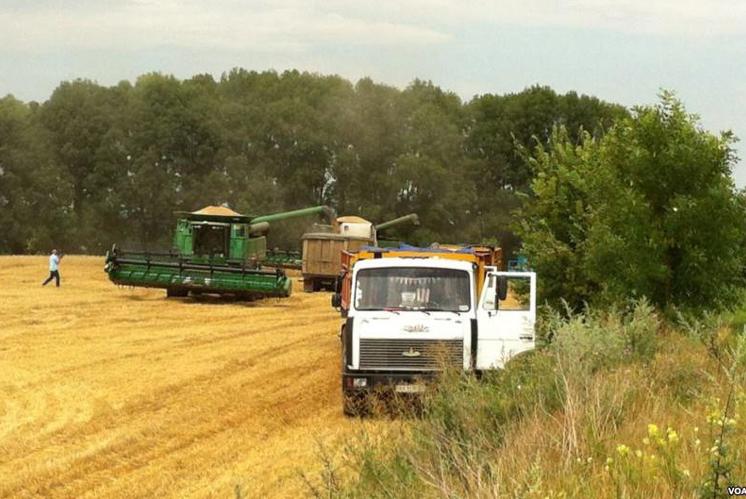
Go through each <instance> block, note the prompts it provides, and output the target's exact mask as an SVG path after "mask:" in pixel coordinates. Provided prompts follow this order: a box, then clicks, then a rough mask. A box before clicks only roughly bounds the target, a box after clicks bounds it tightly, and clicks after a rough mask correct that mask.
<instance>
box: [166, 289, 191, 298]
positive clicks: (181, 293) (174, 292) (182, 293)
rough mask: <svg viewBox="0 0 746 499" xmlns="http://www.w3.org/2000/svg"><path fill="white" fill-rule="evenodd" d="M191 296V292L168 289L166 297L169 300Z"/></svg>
mask: <svg viewBox="0 0 746 499" xmlns="http://www.w3.org/2000/svg"><path fill="white" fill-rule="evenodd" d="M187 295H189V291H187V290H186V289H178V288H167V289H166V296H167V297H168V298H176V297H184V296H187Z"/></svg>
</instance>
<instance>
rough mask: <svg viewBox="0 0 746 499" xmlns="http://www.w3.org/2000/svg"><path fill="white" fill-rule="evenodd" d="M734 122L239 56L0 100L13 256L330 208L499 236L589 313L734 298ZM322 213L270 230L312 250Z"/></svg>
mask: <svg viewBox="0 0 746 499" xmlns="http://www.w3.org/2000/svg"><path fill="white" fill-rule="evenodd" d="M735 140H736V139H735V137H734V136H733V135H732V134H731V133H729V132H726V133H722V134H720V135H714V134H712V133H710V132H708V131H706V130H704V129H703V128H702V127H701V125H700V124H699V121H698V117H696V116H693V115H691V114H688V113H687V112H686V110H685V108H684V106H683V104H682V103H681V102H679V101H678V100H677V99H676V98H675V96H673V95H672V94H670V93H665V92H664V93H663V94H662V95H661V100H660V102H659V103H658V104H656V105H652V106H642V107H635V108H632V109H627V108H625V107H623V106H620V105H617V104H613V103H608V102H604V101H601V100H599V99H597V98H595V97H590V96H585V95H578V94H577V93H575V92H568V93H566V94H558V93H557V92H555V91H553V90H552V89H551V88H548V87H542V86H533V87H530V88H526V89H525V90H523V91H521V92H518V93H511V94H505V95H495V94H484V95H478V96H475V97H474V98H472V99H471V100H469V101H463V100H462V99H460V98H459V97H458V96H457V95H456V94H454V93H453V92H449V91H446V90H443V89H441V88H439V87H438V86H436V85H433V84H432V83H430V82H425V81H420V80H415V81H413V82H412V83H411V84H410V85H409V86H407V87H406V88H404V89H398V88H395V87H391V86H387V85H382V84H379V83H375V82H373V81H372V80H370V79H368V78H364V79H361V80H359V81H358V82H356V83H352V82H350V81H348V80H345V79H344V78H341V77H339V76H324V75H318V74H310V73H302V72H298V71H286V72H283V73H276V72H273V71H265V72H255V71H247V70H244V69H234V70H232V71H230V72H227V73H225V74H223V75H222V76H221V77H220V78H219V79H218V80H216V79H214V78H213V77H212V76H210V75H197V76H194V77H192V78H190V79H186V80H179V79H177V78H175V77H173V76H169V75H163V74H159V73H152V74H146V75H143V76H141V77H139V78H138V79H137V80H136V81H135V82H134V83H130V82H128V81H123V82H121V83H119V84H118V85H114V86H111V87H106V86H102V85H99V84H97V83H95V82H92V81H88V80H75V81H69V82H63V83H61V84H60V85H59V86H58V87H57V88H56V89H55V90H54V92H53V93H52V95H51V97H50V98H49V99H48V100H47V101H45V102H43V103H37V102H29V103H24V102H21V101H19V100H17V99H15V98H14V97H12V96H7V97H5V98H3V99H0V253H40V252H47V251H49V249H51V248H52V247H56V248H60V249H63V250H64V251H67V252H83V253H92V254H100V253H103V252H104V251H105V250H106V249H108V248H109V247H110V245H111V244H112V243H114V242H117V243H119V244H120V245H123V246H126V247H129V248H133V249H149V250H156V249H167V248H168V247H169V246H170V239H171V234H172V230H173V227H174V218H175V217H174V211H192V210H195V209H199V208H201V207H203V206H205V205H208V204H227V205H228V206H230V207H231V208H233V209H235V210H236V211H239V212H241V213H245V214H256V215H259V214H265V213H271V212H277V211H283V210H289V209H296V208H301V207H304V206H310V205H319V204H325V205H330V206H332V207H334V208H335V209H336V210H337V212H338V213H340V214H347V215H351V214H354V215H360V216H363V217H365V218H368V219H369V220H371V221H374V222H381V221H384V220H387V219H390V218H394V217H396V216H400V215H403V214H406V213H410V212H417V213H418V214H419V215H420V219H421V222H422V223H421V225H420V226H419V227H412V226H400V227H397V228H395V229H391V231H390V232H388V233H387V234H386V237H387V238H401V239H402V240H406V241H407V242H410V243H414V244H430V243H432V242H435V241H439V242H472V243H479V242H482V243H493V244H499V245H501V246H502V247H503V249H504V250H505V252H506V254H507V255H508V256H512V255H513V254H515V253H516V252H521V253H523V254H524V255H525V256H527V257H528V260H529V262H530V264H531V266H532V267H533V268H534V269H535V270H536V271H537V272H539V274H540V275H541V279H540V291H541V297H542V300H544V301H546V302H548V303H550V304H554V305H560V304H561V303H562V302H564V303H565V304H567V305H569V306H570V307H571V308H573V309H578V308H582V307H583V306H584V304H586V303H597V302H603V303H606V304H609V303H619V302H620V301H624V300H625V299H629V298H636V297H643V296H644V297H647V298H648V299H649V300H651V301H653V303H654V304H656V305H658V306H667V305H672V304H673V305H684V306H687V307H692V308H706V307H709V306H714V305H727V304H729V303H733V302H734V300H736V299H737V298H738V297H739V296H740V294H741V290H742V288H743V285H744V282H743V270H742V269H743V263H744V258H743V256H742V253H743V248H744V246H745V244H744V243H746V223H745V220H746V216H745V215H746V202H745V200H744V196H743V193H741V192H739V191H737V190H736V188H735V186H734V184H733V180H732V177H731V173H732V168H733V166H734V165H735V162H736V161H737V158H736V156H735V153H734V149H733V144H734V142H735ZM311 222H312V221H310V220H301V221H286V222H279V223H276V224H274V225H273V227H272V229H271V232H270V245H272V246H279V247H283V248H288V249H292V248H296V249H297V248H298V246H299V236H300V235H301V233H302V232H303V230H304V228H307V227H308V225H309V224H310V223H311Z"/></svg>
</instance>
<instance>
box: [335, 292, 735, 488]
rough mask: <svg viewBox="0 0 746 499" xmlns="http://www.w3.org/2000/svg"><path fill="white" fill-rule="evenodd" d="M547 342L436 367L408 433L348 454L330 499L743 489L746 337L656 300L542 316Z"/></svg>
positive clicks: (364, 443)
mask: <svg viewBox="0 0 746 499" xmlns="http://www.w3.org/2000/svg"><path fill="white" fill-rule="evenodd" d="M544 330H545V331H551V332H552V334H551V341H549V342H548V344H547V345H545V346H544V347H543V348H540V349H539V350H537V351H535V352H532V353H531V354H529V355H527V356H524V357H522V358H518V359H515V360H514V361H513V362H511V363H510V364H509V366H508V367H507V368H506V369H505V370H504V371H501V372H495V373H490V374H487V375H485V376H484V377H483V378H482V379H481V380H478V379H476V378H475V377H473V376H470V375H468V374H463V373H459V372H446V373H444V375H443V377H442V379H441V380H440V381H439V383H438V384H437V385H436V386H435V387H434V390H432V392H431V393H430V394H429V395H428V396H427V397H426V398H425V400H424V401H423V405H424V407H423V408H422V411H421V412H422V413H421V414H420V415H419V417H416V418H412V419H411V421H410V424H409V431H405V432H399V433H398V434H394V435H390V438H387V439H385V440H383V441H381V440H379V441H378V442H377V443H375V444H371V442H370V440H369V439H365V438H361V439H359V440H357V441H355V442H354V443H353V445H351V446H350V449H348V456H347V457H348V460H347V462H348V463H349V466H348V468H347V470H346V474H347V479H346V480H345V481H343V482H340V483H338V484H337V485H336V486H335V487H334V488H333V489H329V490H326V491H324V494H323V495H326V496H330V497H334V496H339V497H591V496H592V497H697V496H702V497H720V496H722V495H723V494H724V493H725V487H726V485H727V484H739V483H740V484H746V465H745V464H744V462H743V459H742V458H743V454H744V451H746V432H744V428H745V426H744V418H746V391H745V390H744V389H745V385H744V375H743V372H744V367H745V366H746V339H745V338H744V336H743V335H740V334H737V333H734V332H733V330H732V329H731V328H729V327H728V324H726V323H723V322H718V321H712V320H709V321H708V320H705V321H681V324H680V325H678V326H676V327H672V326H670V325H668V323H666V322H664V321H662V320H661V319H660V318H659V316H658V314H657V313H656V312H655V311H654V310H653V308H652V307H651V306H650V305H648V304H647V303H645V302H638V303H636V304H634V305H632V306H631V307H629V308H628V309H615V310H611V311H605V312H597V311H586V312H585V313H583V314H579V315H572V316H570V317H569V318H562V317H561V316H560V315H559V314H549V315H548V317H547V318H546V319H545V324H544Z"/></svg>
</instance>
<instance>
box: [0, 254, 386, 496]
mask: <svg viewBox="0 0 746 499" xmlns="http://www.w3.org/2000/svg"><path fill="white" fill-rule="evenodd" d="M60 273H61V274H62V287H61V288H60V289H56V288H55V287H54V286H53V284H50V285H48V286H46V287H44V288H42V287H41V281H42V280H43V279H44V278H45V277H46V274H47V271H46V258H45V257H21V256H12V257H0V317H1V319H0V320H1V321H2V322H0V496H2V497H5V496H15V497H25V496H27V497H31V496H39V495H41V496H46V497H50V496H52V497H81V496H90V497H94V496H95V497H99V496H105V497H133V496H158V497H163V496H173V497H185V496H193V497H205V496H215V497H227V496H231V495H234V494H235V491H236V487H237V486H238V487H239V488H240V490H241V494H242V495H243V496H244V497H254V496H276V497H292V496H298V495H305V493H306V492H307V491H308V489H307V488H306V487H305V486H304V484H303V480H302V479H301V476H300V474H301V473H305V474H306V475H308V476H310V477H312V479H313V477H314V476H316V477H318V476H319V473H320V472H321V467H322V463H321V460H320V459H319V448H320V447H322V448H324V447H325V448H330V449H339V448H342V447H343V446H344V443H345V441H346V440H348V439H349V438H352V437H353V436H354V435H355V434H357V433H358V432H359V431H370V432H373V433H376V432H377V431H378V430H380V429H382V425H389V424H390V423H386V422H383V421H381V420H370V421H366V422H363V423H361V422H360V421H358V420H350V419H346V418H344V417H343V416H342V414H341V408H340V407H341V400H340V376H339V367H340V359H339V351H340V348H339V338H338V331H339V325H340V319H339V315H338V313H337V312H335V311H334V310H333V309H332V308H331V307H330V306H329V294H328V293H315V294H306V293H303V292H300V291H298V290H299V289H301V286H300V285H299V284H300V283H298V282H296V283H295V286H294V288H295V289H296V292H295V293H294V294H293V296H292V297H290V298H288V299H284V300H281V299H267V300H262V301H257V302H253V303H246V302H236V301H224V300H215V299H208V298H205V299H200V300H196V299H192V298H185V299H166V297H165V292H164V291H163V290H149V289H142V288H119V287H116V286H114V285H113V284H111V283H110V282H109V281H108V279H107V278H106V275H105V274H104V272H103V258H100V257H99V258H96V257H81V256H68V257H66V258H64V259H63V261H62V264H61V266H60Z"/></svg>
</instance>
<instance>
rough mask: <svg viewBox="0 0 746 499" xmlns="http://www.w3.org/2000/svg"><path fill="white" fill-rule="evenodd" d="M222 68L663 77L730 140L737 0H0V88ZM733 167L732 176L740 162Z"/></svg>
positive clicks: (645, 96) (568, 78)
mask: <svg viewBox="0 0 746 499" xmlns="http://www.w3.org/2000/svg"><path fill="white" fill-rule="evenodd" d="M234 67H243V68H246V69H255V70H265V69H275V70H278V71H281V70H284V69H291V68H295V69H300V70H307V71H312V72H318V73H325V74H329V73H333V74H339V75H341V76H343V77H346V78H349V79H351V80H357V79H359V78H361V77H365V76H369V77H372V78H373V79H374V80H376V81H379V82H382V83H387V84H391V85H396V86H399V87H404V86H406V85H407V84H408V83H409V82H411V81H412V80H413V79H415V78H420V79H424V80H431V81H432V82H433V83H435V84H436V85H439V86H441V87H443V88H444V89H448V90H452V91H454V92H456V93H457V94H459V95H460V96H461V97H462V98H463V99H464V100H468V99H470V98H472V97H473V96H474V95H478V94H484V93H506V92H517V91H520V90H522V89H523V88H525V87H527V86H530V85H534V84H542V85H549V86H551V87H552V88H554V89H555V90H557V91H558V92H566V91H569V90H575V91H577V92H579V93H585V94H590V95H595V96H597V97H599V98H601V99H605V100H608V101H612V102H618V103H621V104H624V105H627V106H632V105H636V104H652V103H655V102H656V100H657V94H658V93H659V91H660V90H661V89H662V88H665V89H669V90H673V91H675V92H676V93H677V94H678V96H679V97H680V98H681V99H682V100H683V101H684V103H685V104H686V106H687V108H688V110H689V111H690V112H693V113H696V114H698V115H699V116H700V117H701V119H702V124H703V126H704V127H705V128H707V129H708V130H710V131H713V132H718V131H720V130H727V129H730V130H733V131H734V132H735V134H736V135H737V136H740V137H743V139H744V140H746V85H745V84H744V82H746V1H744V0H697V1H691V0H616V1H610V0H565V1H562V0H500V1H497V0H496V1H484V0H403V1H393V0H376V1H371V0H367V1H362V0H330V1H315V0H244V1H239V0H211V1H209V2H208V1H196V0H118V1H115V0H65V1H63V0H0V95H6V94H12V95H14V96H15V97H17V98H19V99H22V100H25V101H29V100H36V101H44V100H46V99H47V98H48V97H49V96H50V94H51V93H52V91H53V90H54V88H55V87H56V86H57V85H58V84H59V82H60V81H63V80H71V79H75V78H88V79H92V80H95V81H98V82H99V83H100V84H102V85H113V84H116V83H117V82H119V81H121V80H125V79H126V80H130V81H133V80H134V79H135V78H137V76H138V75H141V74H143V73H147V72H152V71H159V72H163V73H170V74H174V75H175V76H177V77H180V78H188V77H190V76H192V75H194V74H198V73H212V74H213V75H215V76H216V77H219V76H220V74H221V73H223V72H224V71H228V70H230V69H231V68H234ZM738 150H739V151H746V146H744V145H743V144H739V147H738ZM744 154H746V153H742V154H741V155H744ZM734 176H735V179H736V184H737V185H738V186H739V187H743V186H746V161H741V162H740V163H739V164H738V165H737V166H736V168H735V175H734Z"/></svg>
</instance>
